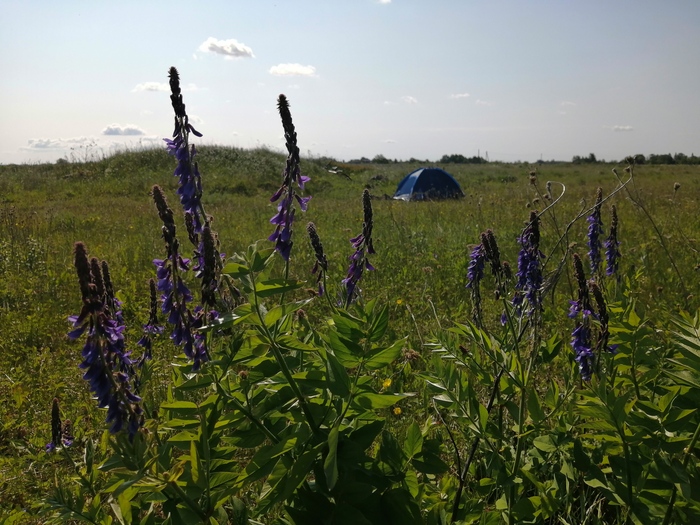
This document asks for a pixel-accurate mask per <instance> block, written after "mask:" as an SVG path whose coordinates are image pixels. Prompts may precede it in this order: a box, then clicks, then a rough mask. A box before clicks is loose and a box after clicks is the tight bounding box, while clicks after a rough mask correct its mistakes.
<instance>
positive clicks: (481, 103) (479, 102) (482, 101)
mask: <svg viewBox="0 0 700 525" xmlns="http://www.w3.org/2000/svg"><path fill="white" fill-rule="evenodd" d="M476 105H477V106H493V102H488V101H486V100H481V99H480V98H479V99H477V100H476Z"/></svg>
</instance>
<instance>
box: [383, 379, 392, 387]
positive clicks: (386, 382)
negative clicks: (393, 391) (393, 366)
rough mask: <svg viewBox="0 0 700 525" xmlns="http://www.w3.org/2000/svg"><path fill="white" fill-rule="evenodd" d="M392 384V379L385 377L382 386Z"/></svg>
mask: <svg viewBox="0 0 700 525" xmlns="http://www.w3.org/2000/svg"><path fill="white" fill-rule="evenodd" d="M390 386H391V379H385V380H384V382H383V383H382V388H389V387H390Z"/></svg>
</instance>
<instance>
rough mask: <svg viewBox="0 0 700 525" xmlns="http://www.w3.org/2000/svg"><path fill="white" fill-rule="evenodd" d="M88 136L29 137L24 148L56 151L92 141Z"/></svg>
mask: <svg viewBox="0 0 700 525" xmlns="http://www.w3.org/2000/svg"><path fill="white" fill-rule="evenodd" d="M92 140H93V139H89V138H88V137H74V138H69V139H29V140H28V141H27V146H26V147H24V148H22V149H23V150H31V151H56V150H62V149H66V148H69V147H71V146H74V145H75V144H85V143H86V142H89V141H92Z"/></svg>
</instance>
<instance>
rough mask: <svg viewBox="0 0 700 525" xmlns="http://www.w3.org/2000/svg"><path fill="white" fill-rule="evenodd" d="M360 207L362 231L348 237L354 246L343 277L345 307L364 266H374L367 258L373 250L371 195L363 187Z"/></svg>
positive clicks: (350, 299)
mask: <svg viewBox="0 0 700 525" xmlns="http://www.w3.org/2000/svg"><path fill="white" fill-rule="evenodd" d="M362 208H363V211H364V221H363V223H362V233H361V234H360V235H358V236H357V237H353V238H352V239H350V242H351V243H352V245H353V247H354V248H355V253H353V254H352V255H351V256H350V257H349V259H350V267H349V268H348V274H347V277H346V278H345V279H343V284H344V285H345V291H346V294H345V307H346V308H347V307H348V306H350V304H351V303H352V302H353V300H354V299H355V294H356V291H357V283H358V282H359V281H360V279H361V278H362V273H363V271H364V269H365V268H367V269H368V270H370V271H372V270H374V266H372V265H371V264H370V262H369V259H367V255H371V254H373V253H375V252H374V244H373V243H372V228H373V220H372V197H371V196H370V194H369V190H367V189H365V190H364V191H363V192H362Z"/></svg>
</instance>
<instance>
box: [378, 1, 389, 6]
mask: <svg viewBox="0 0 700 525" xmlns="http://www.w3.org/2000/svg"><path fill="white" fill-rule="evenodd" d="M379 3H380V4H382V5H386V4H390V3H391V0H379Z"/></svg>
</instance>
